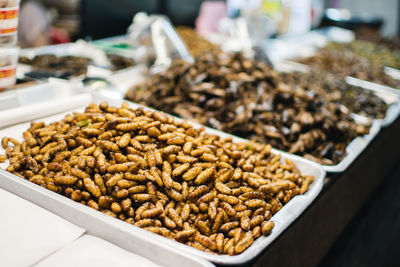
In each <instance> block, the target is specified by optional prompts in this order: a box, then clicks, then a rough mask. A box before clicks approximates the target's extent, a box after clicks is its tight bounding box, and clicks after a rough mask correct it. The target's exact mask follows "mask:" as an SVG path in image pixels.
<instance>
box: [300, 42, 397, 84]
mask: <svg viewBox="0 0 400 267" xmlns="http://www.w3.org/2000/svg"><path fill="white" fill-rule="evenodd" d="M340 46H341V47H342V49H338V48H337V47H340ZM349 47H350V49H345V45H340V44H331V45H328V46H327V47H325V48H322V49H320V50H319V51H317V53H316V55H314V56H312V57H308V58H303V59H297V60H296V61H298V62H299V63H302V64H306V65H309V66H311V67H314V68H316V69H320V70H323V71H326V72H331V73H334V74H337V75H340V76H353V77H356V78H359V79H362V80H367V81H371V82H376V83H380V84H383V85H387V86H390V87H393V88H400V81H399V80H396V79H394V78H392V77H391V76H389V75H387V74H386V73H385V72H384V69H383V65H382V64H384V63H385V64H388V65H391V66H397V64H399V63H398V62H399V59H398V58H397V59H396V58H395V57H392V56H391V54H389V56H387V57H386V59H385V57H384V56H383V57H381V56H379V55H378V56H374V55H373V54H372V55H369V56H366V54H368V53H369V52H365V51H374V50H373V47H372V48H371V46H367V47H369V48H370V49H368V48H365V47H364V48H363V49H366V50H365V51H364V50H362V49H358V50H357V52H354V51H352V50H351V45H349ZM354 47H356V45H354ZM371 53H375V52H371ZM360 54H361V55H362V56H361V55H360ZM383 54H385V52H384V53H383ZM386 55H387V54H386ZM387 58H389V59H387ZM371 59H372V60H373V61H371Z"/></svg>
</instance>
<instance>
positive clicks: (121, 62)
mask: <svg viewBox="0 0 400 267" xmlns="http://www.w3.org/2000/svg"><path fill="white" fill-rule="evenodd" d="M107 58H108V60H110V62H111V70H112V71H118V70H122V69H126V68H129V67H132V66H133V65H135V61H134V60H133V59H132V58H129V57H123V56H120V55H115V54H107Z"/></svg>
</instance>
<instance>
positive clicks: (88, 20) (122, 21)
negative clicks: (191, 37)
mask: <svg viewBox="0 0 400 267" xmlns="http://www.w3.org/2000/svg"><path fill="white" fill-rule="evenodd" d="M202 1H203V0H148V1H134V0H81V18H82V28H81V34H80V35H81V36H80V37H81V38H86V37H90V38H92V39H94V40H95V39H100V38H105V37H110V36H116V35H120V34H125V33H126V31H127V28H128V27H129V25H130V24H131V23H132V18H133V16H134V15H135V14H136V13H137V12H146V13H148V14H163V15H167V16H168V17H169V18H170V19H171V21H172V23H173V24H174V25H187V26H194V20H195V19H196V17H197V15H198V10H199V7H200V4H201V2H202ZM177 7H179V8H177Z"/></svg>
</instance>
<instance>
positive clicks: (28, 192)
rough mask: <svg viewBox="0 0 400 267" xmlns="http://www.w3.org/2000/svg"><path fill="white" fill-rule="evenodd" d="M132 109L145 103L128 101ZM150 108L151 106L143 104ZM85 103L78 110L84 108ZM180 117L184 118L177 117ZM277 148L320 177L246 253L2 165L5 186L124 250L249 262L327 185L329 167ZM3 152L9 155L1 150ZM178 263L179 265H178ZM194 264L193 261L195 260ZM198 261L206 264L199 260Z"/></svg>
mask: <svg viewBox="0 0 400 267" xmlns="http://www.w3.org/2000/svg"><path fill="white" fill-rule="evenodd" d="M95 99H96V100H95V102H101V101H104V98H102V97H101V96H98V97H97V98H95ZM129 103H130V105H131V106H132V107H133V108H137V107H143V106H141V105H137V104H134V103H131V102H129ZM110 104H111V105H120V104H121V101H113V102H110ZM144 108H145V109H148V108H146V107H144ZM83 109H84V108H83V107H82V108H80V109H77V110H74V111H78V112H82V111H83ZM67 113H70V112H66V113H61V114H58V115H54V116H51V117H47V118H44V119H41V120H42V121H44V122H46V123H49V122H52V121H56V120H60V119H62V118H63V117H64V116H65V114H67ZM178 120H179V119H178ZM29 125H30V123H29V122H26V123H22V124H19V125H15V126H12V127H9V128H5V129H2V130H0V139H1V138H3V137H5V136H13V137H15V138H17V139H18V140H22V132H23V131H24V130H26V129H27V128H28V127H29ZM194 126H195V127H201V126H200V125H194ZM206 132H208V133H210V134H216V135H219V136H221V137H229V136H231V135H229V134H226V133H223V132H220V131H217V130H214V129H210V128H206ZM231 137H233V139H234V141H237V142H243V141H245V140H244V139H241V138H238V137H234V136H231ZM272 152H273V153H276V154H281V155H282V159H286V158H287V159H290V160H292V161H293V162H294V163H295V164H296V166H297V167H298V168H299V170H300V171H301V172H302V173H303V174H305V175H313V176H315V180H314V182H313V183H312V184H311V185H310V188H309V189H308V191H307V192H306V193H305V194H304V195H299V196H296V197H294V198H293V199H292V200H291V201H289V203H287V204H286V205H285V206H284V207H283V208H282V209H281V210H280V211H279V212H278V213H276V214H275V215H274V216H273V217H272V221H274V223H275V227H274V229H273V231H272V233H271V234H270V235H269V236H266V237H265V236H261V237H259V238H258V239H257V240H255V242H254V243H253V244H252V245H251V246H250V247H249V248H248V249H247V250H245V251H244V252H243V253H242V254H239V255H235V256H228V255H218V254H213V253H208V252H203V251H200V250H197V249H195V248H192V247H189V246H187V245H184V244H181V243H179V242H176V241H173V240H170V239H168V238H165V237H162V236H159V235H157V234H154V233H151V232H149V231H146V230H144V229H141V228H139V227H135V226H132V225H130V224H128V223H126V222H123V221H121V220H118V219H115V218H112V217H111V216H108V215H106V214H103V213H101V212H98V211H96V210H94V209H91V208H89V207H87V206H85V205H82V204H80V203H77V202H74V201H73V200H71V199H69V198H66V197H64V196H62V195H59V194H57V193H55V192H52V191H50V190H47V189H44V188H42V187H40V186H38V185H36V184H33V183H31V182H29V181H27V180H24V179H21V178H19V177H17V176H15V175H13V174H11V173H8V172H6V171H4V170H1V169H0V177H1V178H0V187H2V188H4V189H6V190H8V191H10V192H12V193H14V194H16V195H19V196H21V197H23V198H25V199H27V200H29V201H32V202H33V203H36V204H38V205H39V206H42V207H44V208H46V209H48V210H49V211H51V212H53V213H55V214H57V215H59V216H61V217H63V218H65V219H66V220H68V221H70V222H72V223H74V224H76V225H78V226H80V227H82V228H84V229H86V230H87V233H88V234H91V235H94V236H98V237H100V238H103V239H105V240H106V241H109V242H111V243H114V244H116V245H118V246H120V247H121V248H123V249H126V250H128V251H132V252H134V253H136V254H139V255H142V254H144V255H146V253H147V254H148V253H149V251H152V253H153V257H152V259H156V258H159V257H160V255H162V256H163V260H162V262H160V261H155V262H156V263H161V264H167V265H169V266H174V265H175V266H176V265H181V266H190V264H193V263H190V261H189V259H191V257H192V256H194V257H200V258H203V259H207V260H209V261H212V262H214V263H218V264H224V265H227V264H229V265H234V264H243V263H246V262H249V261H251V260H253V259H255V257H257V255H259V254H260V253H261V252H262V251H263V250H265V249H266V248H267V247H268V246H269V245H270V244H271V243H272V242H273V241H274V240H275V239H276V238H277V237H278V236H279V235H280V234H281V233H282V232H283V231H284V230H285V229H286V228H287V227H288V226H289V225H290V224H291V223H292V222H294V221H295V220H296V218H297V217H299V216H300V215H301V214H302V213H303V212H304V211H305V209H306V208H307V207H308V206H309V205H310V204H311V203H312V202H313V200H314V199H315V198H316V197H317V196H318V194H319V193H320V191H321V189H322V186H323V184H324V178H325V171H324V170H323V169H322V167H321V165H319V164H317V163H315V162H312V161H310V160H307V159H304V158H301V157H299V156H296V155H291V154H288V153H285V152H281V151H278V150H275V149H273V150H272ZM0 154H4V151H3V150H2V149H1V150H0ZM6 166H7V164H6V163H3V164H0V167H1V168H5V167H6ZM165 250H167V251H171V250H172V251H174V252H175V254H172V253H171V254H168V253H165ZM177 252H179V253H182V254H183V255H186V257H181V258H178V259H177V257H176V253H177ZM178 263H179V264H178ZM192 266H193V267H194V265H192ZM197 266H201V265H200V264H199V263H198V264H197Z"/></svg>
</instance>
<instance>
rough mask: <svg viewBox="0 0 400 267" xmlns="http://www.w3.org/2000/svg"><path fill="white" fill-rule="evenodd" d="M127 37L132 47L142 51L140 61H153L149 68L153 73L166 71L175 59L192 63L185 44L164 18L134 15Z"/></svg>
mask: <svg viewBox="0 0 400 267" xmlns="http://www.w3.org/2000/svg"><path fill="white" fill-rule="evenodd" d="M128 35H129V39H130V42H131V43H132V45H134V46H137V47H140V48H142V49H143V58H142V60H141V61H145V62H148V61H149V58H152V59H153V60H154V63H153V64H152V67H151V72H153V73H156V72H160V71H163V70H165V69H167V68H168V67H169V66H170V65H171V63H172V62H173V61H175V60H177V59H183V60H186V61H189V62H193V58H192V56H191V55H190V54H189V52H188V50H187V48H186V46H185V44H184V43H183V41H182V40H181V38H180V37H179V35H178V34H177V33H176V31H175V29H174V27H173V26H172V24H171V22H170V21H169V19H168V18H166V17H165V16H161V15H150V16H149V15H147V14H145V13H138V14H136V15H135V17H134V18H133V22H132V24H131V26H130V27H129V29H128Z"/></svg>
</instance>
